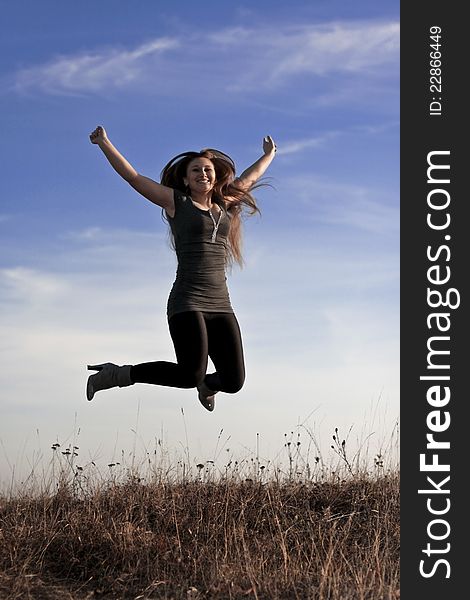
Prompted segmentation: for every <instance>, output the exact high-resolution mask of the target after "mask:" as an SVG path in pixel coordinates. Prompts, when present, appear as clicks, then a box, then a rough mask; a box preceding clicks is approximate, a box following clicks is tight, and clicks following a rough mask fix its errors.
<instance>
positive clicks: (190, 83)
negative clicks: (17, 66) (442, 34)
mask: <svg viewBox="0 0 470 600" xmlns="http://www.w3.org/2000/svg"><path fill="white" fill-rule="evenodd" d="M398 44H399V25H398V23H395V22H389V23H382V22H363V23H362V22H361V23H356V22H351V23H348V22H344V23H329V24H321V25H316V24H311V25H302V26H289V25H286V26H285V27H284V28H279V27H276V28H274V27H271V26H267V25H264V26H260V27H252V28H243V27H238V28H230V29H226V30H223V31H220V32H218V33H217V34H209V35H205V34H193V35H190V36H186V37H185V38H181V39H177V38H175V37H173V38H159V39H155V40H151V41H149V42H146V43H144V44H142V45H140V46H138V47H136V48H134V49H122V48H105V49H96V50H94V51H92V52H88V53H80V54H78V55H69V56H60V57H58V58H56V59H53V60H51V61H49V62H48V63H46V64H43V65H38V66H35V67H29V68H26V69H22V70H21V71H19V72H18V73H17V74H16V77H15V84H14V89H15V90H16V91H17V92H24V91H28V90H40V91H42V92H44V93H51V94H80V93H100V92H102V91H107V90H113V89H120V90H132V89H135V90H138V92H139V93H142V92H144V91H146V92H150V93H158V94H166V93H169V92H171V91H172V90H173V91H174V90H181V89H188V88H191V89H194V90H196V89H202V88H204V89H205V88H206V87H207V85H208V84H210V85H211V90H212V92H213V93H215V92H216V91H217V89H221V90H222V91H227V90H231V91H232V92H234V91H237V92H255V91H256V92H259V91H260V90H265V91H271V90H272V89H274V88H279V87H282V86H284V85H285V84H286V83H288V82H290V81H291V80H292V78H293V77H298V76H299V75H301V76H321V77H324V76H325V75H327V74H335V73H346V74H349V75H354V74H356V75H357V74H359V75H366V74H368V75H371V73H372V71H373V70H374V69H376V68H377V67H381V68H382V69H377V71H376V73H375V75H380V76H382V77H383V75H384V73H387V72H388V71H387V70H386V69H385V66H386V65H389V64H391V63H392V62H394V63H395V65H397V64H398ZM208 56H209V57H210V65H211V68H210V69H209V70H206V69H201V68H200V64H201V61H204V64H205V62H206V61H207V57H208ZM214 74H217V77H214ZM214 81H217V87H214ZM356 93H357V88H356Z"/></svg>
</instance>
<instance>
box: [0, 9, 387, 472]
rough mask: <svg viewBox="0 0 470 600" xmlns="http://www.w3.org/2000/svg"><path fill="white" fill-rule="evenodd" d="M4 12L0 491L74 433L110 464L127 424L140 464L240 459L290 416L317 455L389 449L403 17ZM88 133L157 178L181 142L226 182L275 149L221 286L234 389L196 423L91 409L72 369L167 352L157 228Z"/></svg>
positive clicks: (143, 396) (194, 408) (135, 392)
mask: <svg viewBox="0 0 470 600" xmlns="http://www.w3.org/2000/svg"><path fill="white" fill-rule="evenodd" d="M0 6H1V9H2V16H3V18H2V24H1V26H0V27H1V29H2V32H1V36H0V39H1V42H0V44H1V47H2V52H1V53H0V69H1V71H0V79H1V84H2V85H1V93H0V103H1V112H0V120H1V127H2V132H3V135H2V167H3V177H2V181H1V195H0V198H1V207H0V229H1V238H0V305H1V314H0V327H1V332H2V333H1V339H2V342H1V346H0V353H1V358H2V364H3V368H2V370H1V373H0V378H1V382H0V383H1V388H0V389H1V395H0V402H1V410H2V423H1V425H0V439H1V443H2V448H1V452H0V480H1V481H3V480H7V479H8V478H9V477H10V476H11V469H12V467H13V465H15V468H16V469H17V472H18V473H22V472H23V471H24V470H26V471H27V470H28V468H29V465H30V463H31V459H30V458H28V457H30V456H31V455H32V454H34V455H35V456H40V455H41V454H43V455H44V459H45V461H46V462H47V459H48V458H49V454H48V451H49V447H50V444H51V443H53V442H56V441H58V442H60V443H63V444H67V443H70V440H71V439H72V437H71V436H73V432H74V431H75V433H76V432H77V429H78V428H79V429H80V434H79V435H80V447H81V449H82V450H81V451H82V452H83V453H84V454H85V453H86V455H87V457H88V458H89V459H91V457H93V458H94V459H95V460H99V461H103V463H104V464H106V463H107V462H109V461H110V460H113V458H114V455H115V453H116V452H117V451H120V450H121V449H125V450H128V449H129V448H132V447H134V446H133V445H135V444H136V439H137V438H136V434H135V433H133V431H132V430H134V431H136V430H137V433H138V435H137V437H138V440H139V441H138V443H137V452H138V451H139V449H140V450H144V449H145V448H146V447H148V445H151V444H152V440H154V438H155V436H157V435H158V436H160V437H161V436H162V435H163V437H164V439H165V443H166V444H167V446H168V448H169V449H170V450H172V449H178V448H180V447H181V446H182V445H188V446H189V449H190V452H191V455H192V457H193V458H194V460H195V461H196V462H198V461H201V460H205V459H206V458H211V457H212V454H213V451H214V447H215V445H216V442H217V438H218V435H219V432H220V431H221V430H222V429H223V430H224V436H225V438H226V439H228V438H230V441H228V442H227V444H228V446H227V447H230V452H233V453H234V455H237V454H247V453H248V454H249V453H250V451H252V450H253V448H254V444H255V441H256V438H257V435H256V434H257V433H259V440H260V442H261V447H260V450H259V451H260V452H261V454H262V455H263V456H264V457H266V459H274V458H275V457H276V456H278V454H279V452H282V447H283V442H284V434H285V433H289V434H290V432H291V431H294V432H296V431H298V430H299V424H304V425H305V426H306V427H308V428H309V430H310V431H314V432H315V437H316V441H317V442H318V443H319V444H320V445H322V444H323V445H324V447H325V455H326V454H327V452H328V448H329V445H330V443H329V442H330V440H331V434H332V433H333V430H334V428H335V427H339V428H340V430H342V431H345V432H347V431H348V430H350V429H351V443H353V442H354V440H356V441H357V440H361V439H363V438H364V436H367V435H368V434H369V433H372V434H373V435H372V436H371V438H370V439H372V440H375V441H376V443H377V447H379V446H380V444H382V443H384V442H385V441H386V439H387V436H388V434H389V432H390V431H391V430H392V428H393V424H394V423H395V421H396V420H397V418H398V410H399V397H398V392H399V313H398V310H399V3H398V2H396V1H393V2H392V1H390V2H388V1H384V2H380V3H379V2H373V1H370V2H367V1H358V2H348V1H346V0H343V1H328V2H327V1H315V2H309V3H306V2H304V1H300V0H293V1H291V2H289V3H285V2H275V1H273V0H270V1H269V2H265V1H260V2H254V3H247V2H231V3H222V2H211V1H209V2H204V3H203V4H196V3H193V2H185V1H183V2H179V3H176V4H175V3H157V2H150V1H143V0H142V1H139V2H135V3H133V4H132V5H131V4H130V3H128V2H116V1H115V0H113V1H108V0H102V1H100V2H99V3H96V2H91V1H88V0H85V1H84V2H81V3H80V4H77V3H68V2H65V3H64V2H60V3H59V2H51V1H42V2H41V3H37V2H32V1H20V2H16V3H11V2H0ZM98 124H102V125H104V126H105V127H106V129H107V131H108V135H109V136H110V138H111V139H112V141H113V142H114V143H115V144H116V145H117V147H118V148H119V149H120V150H121V151H122V152H123V154H124V155H125V156H126V157H127V158H128V159H129V160H130V161H131V162H132V163H133V165H134V166H135V167H136V169H137V170H139V171H140V172H142V173H143V174H145V175H147V176H149V177H153V178H155V179H156V180H158V177H159V173H160V171H161V168H162V167H163V166H164V164H165V163H166V162H167V161H168V160H169V158H171V157H172V156H174V155H176V154H178V153H180V152H182V151H184V150H188V149H196V150H199V149H201V148H203V147H207V146H210V147H215V148H219V149H221V150H223V151H224V152H227V153H228V154H230V155H231V156H232V157H233V158H234V160H235V162H236V164H237V167H238V170H239V171H241V170H243V169H244V168H245V167H246V166H248V165H249V164H251V163H252V162H253V161H254V160H256V158H258V156H259V155H260V153H261V144H262V138H263V136H264V135H266V134H270V135H272V136H273V137H274V139H275V140H276V142H277V145H278V149H279V150H278V155H277V157H276V159H275V161H274V162H273V164H272V165H271V168H270V170H269V172H268V175H269V176H270V177H271V178H272V179H271V183H272V185H273V188H264V189H261V190H259V192H258V194H257V197H258V200H259V204H260V207H261V211H262V216H261V217H254V218H252V219H250V220H247V221H246V223H245V261H246V265H245V268H244V269H243V270H239V269H237V268H234V269H233V271H232V273H231V274H230V277H229V287H230V292H231V297H232V303H233V305H234V308H235V310H236V313H237V316H238V318H239V321H240V324H241V328H242V333H243V338H244V343H245V354H246V361H247V382H246V385H245V387H244V389H243V390H242V391H241V392H240V393H239V394H237V395H236V396H233V397H232V396H228V395H225V396H223V395H222V394H221V395H220V396H219V397H218V402H217V408H216V411H215V412H214V413H212V414H208V413H206V411H204V409H203V408H202V407H201V406H200V405H199V404H198V402H197V400H195V395H194V393H193V392H191V391H187V390H183V391H182V390H169V389H166V388H156V387H155V388H154V387H150V386H149V387H145V386H140V385H139V386H134V387H132V388H127V389H122V390H113V391H108V392H103V393H102V394H100V395H99V396H97V397H96V400H95V401H93V402H92V403H87V401H86V398H85V392H84V390H85V383H86V378H87V372H86V370H85V365H86V364H87V363H93V362H102V361H108V360H109V361H112V362H116V363H137V362H143V361H148V360H159V359H162V360H172V359H173V349H172V345H171V341H170V338H169V335H168V332H167V325H166V320H165V305H166V299H167V295H168V292H169V289H170V287H171V284H172V281H173V278H174V270H175V259H174V256H173V254H172V252H171V250H170V248H169V245H168V238H167V231H166V225H165V223H163V221H162V219H161V215H160V211H159V210H158V209H157V208H156V207H155V206H153V205H152V204H150V203H149V202H147V201H145V200H144V199H142V198H140V197H139V196H138V195H137V194H136V193H135V192H134V191H133V190H132V189H131V188H130V187H128V186H127V184H126V183H125V182H123V181H122V180H120V179H119V177H118V176H117V175H115V174H114V172H113V171H112V169H111V168H110V167H109V166H108V165H107V163H106V161H105V159H104V157H103V156H102V155H101V153H100V151H99V150H98V148H96V147H95V146H92V145H91V144H90V143H89V140H88V135H89V133H90V132H91V131H92V130H93V129H94V128H95V127H96V125H98ZM181 408H183V410H184V419H183V417H182V413H181ZM162 432H163V433H162ZM225 438H224V439H225ZM81 460H83V461H84V462H85V461H86V458H85V456H83V457H81Z"/></svg>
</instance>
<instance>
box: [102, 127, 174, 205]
mask: <svg viewBox="0 0 470 600" xmlns="http://www.w3.org/2000/svg"><path fill="white" fill-rule="evenodd" d="M90 141H91V143H92V144H96V145H97V146H99V148H100V149H101V150H102V152H103V154H104V155H105V156H106V158H107V159H108V161H109V163H110V165H111V166H112V167H113V169H114V170H115V171H116V173H118V175H120V176H121V177H122V178H123V179H125V180H126V181H127V182H128V183H129V184H130V185H131V186H132V187H133V188H134V189H135V190H136V191H137V192H139V194H141V195H142V196H144V198H147V200H150V202H153V203H154V204H157V205H158V206H161V207H162V208H164V209H165V210H166V212H167V213H168V214H169V215H170V217H172V216H174V214H175V201H174V195H173V190H172V188H169V187H167V186H165V185H161V184H160V183H157V182H156V181H154V180H153V179H150V178H149V177H145V176H144V175H140V174H139V173H138V172H137V171H136V170H135V169H134V167H133V166H132V165H131V164H130V162H129V161H128V160H127V159H126V158H124V156H123V155H122V154H121V153H120V152H119V150H118V149H117V148H116V147H115V146H114V145H113V144H112V143H111V141H110V139H109V138H108V136H107V134H106V131H105V129H104V127H102V126H98V127H97V128H96V129H95V130H94V131H93V132H92V133H91V134H90Z"/></svg>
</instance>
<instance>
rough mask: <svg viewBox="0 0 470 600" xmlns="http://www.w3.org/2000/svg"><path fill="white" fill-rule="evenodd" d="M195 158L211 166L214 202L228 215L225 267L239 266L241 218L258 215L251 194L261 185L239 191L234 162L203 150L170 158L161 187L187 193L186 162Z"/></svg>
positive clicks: (206, 149)
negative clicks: (220, 204)
mask: <svg viewBox="0 0 470 600" xmlns="http://www.w3.org/2000/svg"><path fill="white" fill-rule="evenodd" d="M195 158H208V159H209V160H210V161H211V162H212V164H213V165H214V170H215V177H216V182H215V184H214V189H213V193H214V195H215V198H214V201H215V202H219V203H220V202H222V203H223V207H224V208H225V210H226V211H227V212H228V214H229V215H230V221H231V223H230V230H229V234H228V238H227V241H228V256H227V260H228V264H232V263H233V262H237V263H238V264H239V265H240V266H242V265H243V257H242V226H241V219H242V216H243V214H248V215H254V214H255V213H259V212H260V210H259V208H258V206H257V203H256V200H255V198H254V197H253V195H252V194H251V191H252V190H253V189H255V188H257V187H259V186H260V185H263V184H262V183H258V184H256V185H253V186H252V187H251V188H250V189H249V190H245V189H242V188H241V187H240V186H238V185H237V180H236V178H235V163H234V162H233V160H232V159H231V158H230V156H228V155H227V154H225V153H224V152H221V151H220V150H214V149H212V148H205V149H203V150H201V151H200V152H182V153H181V154H178V155H177V156H175V157H174V158H172V159H171V160H170V161H169V162H168V163H167V164H166V165H165V167H164V168H163V170H162V172H161V175H160V182H161V184H162V185H166V186H168V187H171V188H173V189H176V190H179V191H180V192H182V193H183V194H187V193H188V188H187V187H186V186H185V184H184V178H185V177H186V172H187V169H188V165H189V163H190V162H191V161H192V160H194V159H195Z"/></svg>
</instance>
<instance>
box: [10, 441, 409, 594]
mask: <svg viewBox="0 0 470 600" xmlns="http://www.w3.org/2000/svg"><path fill="white" fill-rule="evenodd" d="M333 440H334V443H333V445H332V449H333V450H334V452H335V455H336V456H337V458H338V461H337V463H336V464H335V466H334V468H333V467H330V468H328V469H327V468H325V467H324V466H322V460H321V458H320V457H318V456H316V457H312V461H311V462H312V465H311V464H310V462H306V461H305V460H304V461H302V460H301V455H300V451H299V449H298V448H296V447H295V443H294V444H292V442H287V443H286V450H287V452H288V456H289V460H288V461H287V468H286V469H284V470H282V469H280V468H274V467H273V466H271V465H267V466H266V465H264V464H259V461H257V460H252V461H251V464H245V465H239V464H238V463H235V464H228V465H226V467H225V469H217V468H215V465H214V464H212V461H208V464H198V465H193V466H192V467H191V466H190V465H183V467H184V468H183V469H181V468H180V469H179V470H178V471H177V472H175V471H174V470H172V469H171V468H170V469H169V468H167V467H165V468H163V466H162V465H160V467H159V468H157V467H156V466H155V464H152V465H150V462H149V465H150V466H151V468H147V469H145V476H142V465H139V467H138V468H137V467H135V464H134V466H133V468H129V467H125V466H123V465H119V464H111V465H110V466H109V475H108V476H107V477H100V478H97V477H92V476H91V475H90V473H91V470H90V469H89V468H88V466H79V465H78V463H77V462H76V461H75V462H74V458H76V456H77V454H78V453H76V452H74V450H75V449H74V448H73V447H69V448H67V449H66V450H64V449H61V448H60V447H59V446H58V444H57V445H55V447H53V450H52V452H53V454H54V457H53V461H54V463H53V464H52V467H53V469H52V471H51V473H50V476H49V479H48V481H47V482H44V481H43V482H42V484H41V485H38V483H37V482H35V483H34V485H33V484H31V482H30V483H29V484H28V483H25V484H24V486H23V487H21V486H20V487H17V488H15V490H14V491H13V490H9V491H8V492H5V493H3V495H2V496H0V598H2V599H12V600H13V599H15V600H16V599H20V598H21V599H27V598H34V599H43V598H44V599H50V600H59V599H60V600H65V599H77V600H82V599H85V598H87V599H91V598H93V599H94V598H103V599H104V598H106V599H111V598H113V599H135V600H137V599H149V600H150V599H157V598H166V599H170V598H171V599H175V600H177V599H185V600H188V599H189V600H195V599H203V598H214V599H224V600H228V599H238V598H239V599H249V598H255V599H260V600H261V599H266V600H268V599H269V600H275V599H290V598H293V599H299V600H310V599H311V600H314V599H315V600H316V599H322V600H335V599H342V600H391V599H397V598H399V596H400V594H399V471H398V468H397V467H395V468H388V467H387V466H386V465H384V461H383V459H382V457H381V456H378V457H376V458H375V459H374V462H373V465H372V467H371V468H370V469H369V470H364V469H361V468H359V466H358V465H356V464H355V463H353V462H352V461H351V462H350V461H349V460H348V457H347V454H346V448H345V441H344V440H341V438H340V437H339V436H338V433H337V432H336V435H335V436H333ZM77 450H78V449H77ZM180 466H181V465H180ZM116 469H118V471H117V470H116Z"/></svg>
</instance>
